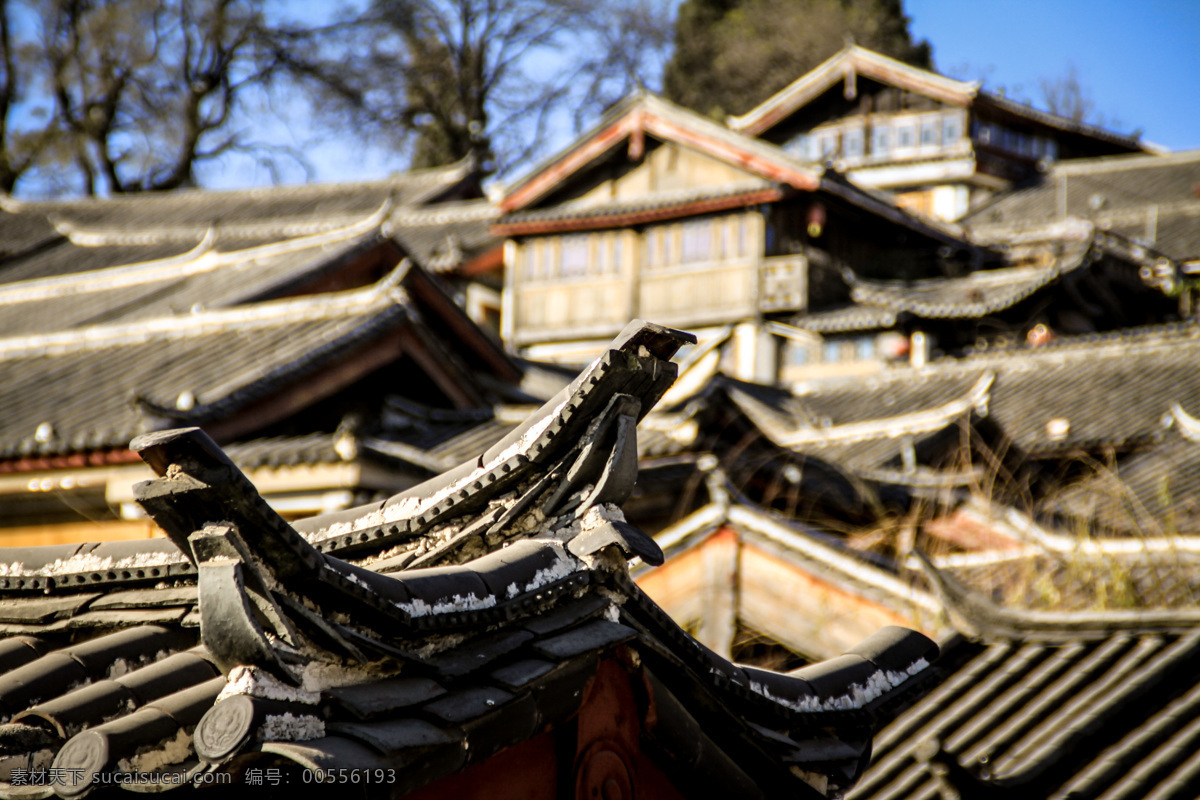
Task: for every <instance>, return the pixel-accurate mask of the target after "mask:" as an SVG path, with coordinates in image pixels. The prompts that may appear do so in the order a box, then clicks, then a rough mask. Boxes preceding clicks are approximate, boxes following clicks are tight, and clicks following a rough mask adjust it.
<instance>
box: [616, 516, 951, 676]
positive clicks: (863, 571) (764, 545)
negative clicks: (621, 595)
mask: <svg viewBox="0 0 1200 800" xmlns="http://www.w3.org/2000/svg"><path fill="white" fill-rule="evenodd" d="M726 531H731V532H732V533H733V534H734V535H735V536H736V537H737V539H738V545H739V551H738V555H737V557H736V558H733V559H731V563H730V566H729V569H730V570H731V572H730V573H729V574H726V573H723V572H722V573H719V574H717V575H713V574H712V571H711V569H706V570H701V574H703V575H704V576H705V577H706V578H708V579H710V580H714V579H715V580H716V581H718V582H720V583H727V584H728V586H727V590H728V591H729V592H730V593H731V594H732V595H733V599H731V601H730V602H731V604H732V605H733V606H734V611H735V613H736V614H737V615H738V618H739V621H741V622H743V623H744V624H746V625H747V626H748V627H750V628H752V629H754V630H755V631H757V632H759V633H762V634H764V635H766V636H769V637H771V638H772V639H774V640H776V641H778V642H780V643H782V644H784V645H786V646H788V647H789V648H791V649H793V650H796V651H802V652H807V653H810V654H816V655H818V656H821V655H823V656H824V657H830V656H833V655H836V654H837V652H840V650H837V652H822V651H823V648H830V647H833V648H836V647H837V646H838V644H839V643H843V644H844V643H845V642H844V640H845V638H846V637H853V636H855V635H856V633H857V630H858V629H860V628H861V627H862V626H869V625H872V624H876V623H877V621H878V620H880V619H889V621H890V622H891V623H894V624H901V625H907V626H915V627H918V628H920V629H921V630H923V631H924V632H926V633H928V634H930V635H933V632H935V631H936V630H937V628H938V624H939V623H938V616H939V614H940V611H941V606H940V604H939V602H938V600H937V598H936V597H935V596H934V595H933V594H932V593H930V592H928V591H925V590H924V589H923V588H921V587H920V586H917V585H914V584H913V583H912V582H911V581H910V580H909V579H908V578H907V577H905V576H902V575H900V574H899V573H898V571H897V570H896V569H894V568H893V565H892V564H890V563H889V562H887V561H886V560H884V559H881V558H873V557H872V556H871V554H868V553H860V552H856V551H854V550H851V549H850V548H848V547H846V546H845V542H844V540H841V539H838V538H836V537H834V536H831V535H829V534H824V533H820V532H818V531H815V530H813V529H811V528H808V527H807V526H805V525H803V524H801V523H799V522H797V521H795V520H787V519H783V518H781V517H778V516H775V515H772V514H769V513H768V512H766V511H764V510H763V509H760V508H757V507H755V506H753V505H750V504H748V503H745V502H737V501H732V502H731V501H730V498H722V499H720V500H718V501H716V502H712V503H709V504H708V505H706V506H704V507H702V508H700V509H697V510H696V511H694V512H693V513H691V514H689V515H688V516H687V517H684V518H683V519H681V520H679V521H678V522H676V523H674V524H673V525H670V526H668V527H667V528H664V529H663V530H662V531H659V533H658V534H656V536H655V541H657V542H658V544H659V545H660V546H661V547H662V548H663V552H664V553H665V554H666V557H667V560H668V561H667V563H666V564H664V565H663V566H662V567H661V568H657V569H655V570H651V569H649V568H646V567H642V568H638V569H637V570H635V571H634V575H635V577H637V578H638V580H639V581H640V582H642V583H643V584H644V588H645V589H646V591H648V592H649V593H650V594H651V595H653V596H654V597H655V599H656V600H658V602H660V603H662V604H663V605H664V606H666V608H667V610H668V612H669V613H670V614H671V615H672V617H673V618H675V619H677V620H679V621H681V622H683V623H689V622H699V624H700V625H704V624H706V623H707V622H709V620H707V619H706V615H705V611H711V609H705V608H704V607H703V606H702V605H701V604H702V602H703V599H704V596H705V594H706V592H710V591H714V590H715V591H720V589H709V588H708V587H707V586H706V587H693V586H691V585H690V584H689V583H687V582H686V581H685V580H683V579H681V578H680V577H678V576H676V575H675V573H674V569H675V565H677V564H681V563H683V562H685V561H686V560H687V554H691V553H697V554H701V558H703V554H702V551H703V550H704V548H705V547H706V545H707V544H708V543H710V542H711V541H713V537H714V536H720V535H722V534H723V532H726ZM747 546H749V547H750V548H752V550H751V551H749V552H747V551H746V550H745V547H747ZM780 565H785V570H783V571H781V570H780V568H779V567H780ZM764 568H765V569H764ZM759 569H764V571H763V572H759V571H758V570H759ZM768 570H769V571H768ZM785 572H786V573H790V574H792V575H796V576H802V577H799V578H797V579H796V580H795V582H794V584H793V585H791V586H785V585H782V584H783V577H782V576H783V574H785ZM660 586H661V589H660V591H661V592H662V593H663V596H661V597H660V594H659V591H656V588H657V587H660ZM822 586H825V587H829V590H828V592H827V593H826V594H825V595H824V596H819V595H818V596H817V597H813V596H812V595H817V594H818V592H819V588H820V587H822ZM793 592H794V593H807V594H808V595H809V596H807V597H795V598H794V599H793V600H791V601H790V602H789V601H787V600H784V599H783V598H785V597H787V596H788V595H789V594H792V593H793ZM667 594H669V595H670V596H669V597H667V596H666V595H667ZM813 605H820V606H822V607H823V608H822V609H821V611H822V612H823V613H824V617H822V616H820V614H819V613H814V612H813V611H812V607H813ZM781 607H788V608H796V609H798V608H800V607H804V608H805V609H806V613H803V614H796V613H779V611H780V608H781ZM856 615H859V616H856Z"/></svg>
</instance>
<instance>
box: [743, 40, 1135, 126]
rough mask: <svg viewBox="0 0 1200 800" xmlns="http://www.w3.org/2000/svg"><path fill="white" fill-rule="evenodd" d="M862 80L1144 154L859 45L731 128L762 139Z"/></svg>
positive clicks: (972, 84) (849, 47) (1071, 123)
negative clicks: (844, 84) (833, 91)
mask: <svg viewBox="0 0 1200 800" xmlns="http://www.w3.org/2000/svg"><path fill="white" fill-rule="evenodd" d="M857 75H862V76H865V77H868V78H872V79H874V80H876V81H879V82H880V83H885V84H889V85H892V86H899V87H901V88H904V89H908V90H909V91H912V92H914V93H916V94H921V95H925V96H928V97H932V98H934V99H936V100H940V101H941V102H943V103H947V104H950V105H957V106H986V105H990V106H993V107H995V108H998V109H1003V110H1004V111H1006V112H1008V113H1010V114H1012V115H1015V116H1018V117H1024V118H1025V119H1027V120H1030V121H1034V122H1037V123H1038V124H1040V125H1044V126H1047V127H1050V128H1055V129H1058V130H1061V131H1064V132H1068V133H1074V134H1080V135H1083V136H1087V137H1090V138H1094V139H1099V140H1102V141H1105V142H1109V143H1111V144H1114V145H1117V146H1119V147H1122V148H1126V149H1130V150H1143V149H1144V147H1143V145H1142V144H1141V143H1140V142H1139V141H1138V138H1137V137H1136V136H1125V135H1122V134H1118V133H1113V132H1112V131H1107V130H1104V129H1103V128H1100V127H1097V126H1095V125H1088V124H1085V123H1081V122H1076V121H1074V120H1070V119H1066V118H1065V117H1060V116H1058V115H1056V114H1051V113H1048V112H1045V111H1039V110H1037V109H1035V108H1032V107H1030V106H1027V105H1025V104H1023V103H1016V102H1014V101H1012V100H1009V99H1008V98H1005V97H1003V96H1000V95H996V94H992V93H989V92H986V91H983V90H982V89H981V88H980V85H979V83H977V82H966V81H959V80H955V79H953V78H947V77H945V76H943V75H938V74H937V73H935V72H930V71H929V70H924V69H920V68H918V67H914V66H911V65H909V64H905V63H903V62H900V61H897V60H895V59H893V58H889V57H888V56H885V55H883V54H882V53H876V52H874V51H872V50H867V49H866V48H863V47H858V46H857V45H847V46H846V47H845V48H843V49H842V50H840V51H839V52H838V53H836V54H834V55H833V56H831V57H830V58H828V59H827V60H825V61H824V62H822V63H821V64H820V65H818V66H817V67H814V68H813V69H812V70H810V71H809V72H808V73H806V74H805V75H803V76H801V77H800V78H797V79H796V80H795V81H793V82H792V83H790V84H788V85H787V86H785V87H784V88H783V89H781V90H780V91H779V92H777V93H776V94H774V95H772V96H771V97H769V98H767V99H766V100H764V101H763V102H762V103H760V104H759V105H758V106H757V107H755V108H753V109H751V110H750V111H749V112H747V113H745V114H743V115H742V116H740V117H731V118H730V119H729V120H728V122H729V125H730V127H732V128H733V129H734V130H737V131H741V132H743V133H746V134H748V135H751V136H760V135H762V134H763V133H764V132H765V131H767V130H768V129H770V128H771V127H773V126H774V125H776V124H777V123H779V122H781V121H782V120H784V119H786V118H787V117H788V116H790V115H791V114H792V113H794V112H795V111H796V110H798V109H800V108H802V107H803V106H805V105H807V104H808V103H810V102H811V101H813V100H815V99H816V98H817V97H819V96H820V95H822V94H824V93H825V92H827V91H828V90H829V89H830V88H832V87H833V86H835V85H836V84H837V83H839V82H841V81H843V80H846V81H852V80H854V78H855V76H857Z"/></svg>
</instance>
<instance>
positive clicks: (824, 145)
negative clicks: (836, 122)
mask: <svg viewBox="0 0 1200 800" xmlns="http://www.w3.org/2000/svg"><path fill="white" fill-rule="evenodd" d="M836 153H837V134H836V133H826V134H823V135H822V136H821V154H820V158H819V159H818V160H821V159H826V158H829V157H831V156H833V155H835V154H836Z"/></svg>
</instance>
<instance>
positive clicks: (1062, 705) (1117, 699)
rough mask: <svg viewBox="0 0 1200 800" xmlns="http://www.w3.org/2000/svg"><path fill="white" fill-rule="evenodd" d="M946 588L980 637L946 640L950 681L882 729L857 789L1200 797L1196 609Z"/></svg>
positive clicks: (900, 793) (945, 583)
mask: <svg viewBox="0 0 1200 800" xmlns="http://www.w3.org/2000/svg"><path fill="white" fill-rule="evenodd" d="M930 574H931V575H934V576H937V575H938V574H939V573H938V572H937V571H936V570H931V571H930ZM938 584H939V589H940V591H941V593H942V595H943V598H944V600H945V602H946V603H947V606H948V608H949V609H950V610H951V612H952V618H955V617H957V618H958V619H960V620H963V621H964V622H966V623H967V624H970V625H972V626H973V627H975V628H977V629H978V630H980V631H983V633H982V634H980V636H979V638H977V639H975V640H974V641H967V640H959V641H957V642H952V643H950V644H948V645H946V646H944V652H945V653H946V658H945V660H944V661H943V662H942V664H943V667H944V668H945V669H947V670H948V672H949V674H948V675H947V677H946V679H945V681H944V682H943V683H942V684H941V686H939V687H938V688H937V689H936V690H934V691H933V692H931V693H930V694H929V695H928V696H927V697H925V698H924V699H922V700H921V701H920V702H918V703H917V704H916V705H915V706H913V707H912V708H911V709H909V710H908V711H907V712H906V713H905V714H904V715H902V716H901V717H900V718H898V719H897V720H896V721H895V722H894V723H892V724H891V725H890V726H889V727H888V728H887V729H886V730H884V731H883V732H882V733H881V734H880V735H879V737H878V738H877V740H876V747H875V753H874V756H873V759H872V763H871V766H870V767H869V768H868V770H867V773H866V775H865V776H864V779H863V780H862V782H861V783H860V784H859V785H858V786H857V787H855V788H854V789H853V790H852V791H851V792H850V793H849V794H848V797H849V798H853V799H854V800H866V798H878V799H879V800H882V799H883V798H902V797H903V798H927V800H935V799H936V798H942V797H945V796H946V793H947V792H956V793H957V794H958V795H959V796H962V797H973V798H993V797H995V798H1000V797H1011V796H1013V795H1014V794H1017V793H1024V794H1025V795H1027V796H1030V797H1047V798H1064V799H1065V798H1101V797H1103V798H1118V797H1121V798H1135V797H1136V798H1150V797H1155V798H1167V797H1178V798H1183V797H1192V796H1195V794H1196V792H1197V790H1198V789H1200V772H1198V771H1197V765H1198V764H1200V759H1198V758H1197V757H1196V755H1195V752H1196V751H1195V748H1194V747H1193V745H1192V740H1193V738H1194V730H1195V728H1196V725H1197V721H1198V720H1200V690H1198V688H1197V685H1196V679H1195V663H1196V659H1197V658H1198V657H1200V627H1198V623H1200V616H1198V615H1197V612H1196V611H1195V610H1194V609H1188V610H1183V611H1163V612H1142V611H1136V610H1129V611H1097V612H1066V613H1051V612H1040V613H1039V612H1014V611H1010V610H1003V609H998V608H996V607H994V606H992V605H991V604H990V603H988V602H987V601H986V600H984V599H983V598H982V597H980V596H978V595H973V594H971V593H968V592H966V591H965V590H963V589H962V587H961V586H959V585H957V584H955V583H954V582H953V581H952V580H946V579H944V578H943V579H939V580H938Z"/></svg>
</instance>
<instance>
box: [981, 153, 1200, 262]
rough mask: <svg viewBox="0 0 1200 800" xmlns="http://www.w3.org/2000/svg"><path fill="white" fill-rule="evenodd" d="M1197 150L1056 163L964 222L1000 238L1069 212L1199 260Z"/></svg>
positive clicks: (1157, 247)
mask: <svg viewBox="0 0 1200 800" xmlns="http://www.w3.org/2000/svg"><path fill="white" fill-rule="evenodd" d="M1198 185H1200V151H1195V150H1193V151H1188V152H1182V153H1171V154H1167V155H1126V156H1108V157H1105V158H1095V159H1080V160H1073V161H1064V162H1059V163H1058V164H1055V165H1054V167H1053V168H1052V169H1051V170H1050V171H1049V172H1048V173H1046V174H1045V175H1041V176H1038V177H1037V178H1036V179H1035V180H1033V181H1032V182H1030V183H1029V184H1027V185H1024V186H1019V187H1016V188H1014V189H1012V190H1011V191H1009V192H1005V193H1003V194H1000V195H998V196H997V197H995V198H994V199H993V200H992V201H991V202H989V203H987V204H985V205H983V206H981V207H980V208H978V209H976V210H974V211H972V212H971V213H970V214H969V215H968V216H967V217H966V218H965V219H964V220H963V221H962V224H963V225H964V226H966V227H968V228H969V229H970V230H971V231H972V232H976V233H979V234H985V235H992V236H1003V235H1008V234H1011V233H1012V232H1013V231H1019V230H1021V229H1022V228H1024V227H1028V226H1031V225H1042V224H1044V223H1045V222H1046V221H1047V220H1056V219H1063V218H1065V217H1074V218H1079V219H1087V220H1091V221H1092V222H1093V223H1094V224H1095V225H1096V226H1097V227H1098V228H1100V229H1102V230H1106V231H1111V232H1113V233H1117V234H1120V235H1122V236H1124V237H1126V238H1128V239H1130V240H1132V241H1134V242H1138V243H1141V244H1142V245H1144V246H1146V247H1149V248H1152V249H1153V250H1155V251H1158V252H1161V253H1163V254H1165V255H1167V256H1168V257H1170V258H1172V259H1175V260H1176V261H1191V260H1197V259H1200V196H1198V195H1197V193H1196V187H1197V186H1198Z"/></svg>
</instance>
